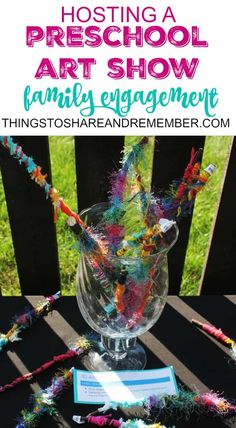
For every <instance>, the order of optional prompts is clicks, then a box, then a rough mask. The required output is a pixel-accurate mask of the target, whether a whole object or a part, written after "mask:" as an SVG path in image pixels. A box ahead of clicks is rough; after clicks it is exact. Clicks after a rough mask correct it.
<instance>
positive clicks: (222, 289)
mask: <svg viewBox="0 0 236 428" xmlns="http://www.w3.org/2000/svg"><path fill="white" fill-rule="evenodd" d="M235 183H236V138H234V140H233V142H232V146H231V153H230V157H229V162H228V167H227V170H226V174H225V179H224V183H223V189H222V194H221V198H220V201H219V206H218V211H217V213H216V219H215V223H214V226H213V231H212V237H211V241H210V245H209V251H208V254H207V257H206V263H205V268H204V270H203V274H202V279H201V284H200V288H199V292H200V293H201V294H235V291H236V286H235V266H236V214H235V208H234V207H235V201H234V198H235Z"/></svg>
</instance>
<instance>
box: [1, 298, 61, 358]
mask: <svg viewBox="0 0 236 428" xmlns="http://www.w3.org/2000/svg"><path fill="white" fill-rule="evenodd" d="M59 298H60V292H58V293H56V294H53V295H52V296H49V297H46V299H45V300H43V301H41V302H39V303H38V304H37V306H36V307H35V308H30V309H28V310H27V311H26V312H25V313H23V314H21V315H18V316H15V317H14V319H13V324H12V326H11V328H10V330H9V331H8V332H7V333H6V334H3V333H0V351H2V349H3V348H4V346H6V345H7V344H8V343H9V342H16V341H19V340H21V338H20V337H19V334H20V333H22V332H23V331H24V330H26V329H28V328H29V327H31V325H32V324H34V323H35V322H36V321H37V320H38V319H39V318H41V317H42V316H43V315H46V314H47V313H48V312H50V311H51V310H52V308H53V304H54V302H55V301H56V300H57V299H59Z"/></svg>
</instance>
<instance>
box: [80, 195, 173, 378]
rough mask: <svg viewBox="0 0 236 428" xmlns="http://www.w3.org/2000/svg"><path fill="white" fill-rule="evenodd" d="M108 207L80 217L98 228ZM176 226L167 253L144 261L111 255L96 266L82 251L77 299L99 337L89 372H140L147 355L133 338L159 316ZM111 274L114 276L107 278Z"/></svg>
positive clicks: (97, 207) (88, 363) (168, 238)
mask: <svg viewBox="0 0 236 428" xmlns="http://www.w3.org/2000/svg"><path fill="white" fill-rule="evenodd" d="M106 208H107V204H105V203H101V204H97V205H94V206H92V207H91V208H88V209H86V210H84V211H82V213H81V217H82V218H83V219H86V222H87V224H88V225H91V224H92V225H94V226H97V225H99V224H100V223H101V221H102V217H103V213H104V210H105V209H106ZM177 236H178V229H177V227H176V225H174V226H173V227H172V228H171V230H170V231H169V232H168V234H166V242H165V249H164V250H163V249H162V251H160V252H159V253H155V254H153V255H149V256H146V257H125V255H124V256H111V257H108V258H107V259H106V263H105V264H104V263H99V261H98V260H96V257H94V255H91V254H88V252H85V251H83V247H82V248H81V254H80V261H79V265H78V270H77V279H76V282H77V300H78V306H79V308H80V311H81V314H82V316H83V317H84V319H85V320H86V322H87V323H88V324H89V326H90V327H91V328H92V329H93V330H95V331H96V332H97V333H99V334H100V335H101V343H100V346H99V349H100V351H96V352H90V353H89V356H88V357H87V360H86V367H87V368H88V369H89V370H126V369H142V368H144V367H145V365H146V353H145V351H144V349H143V348H142V346H141V345H140V344H138V342H137V337H138V336H140V335H141V334H143V333H145V332H146V331H147V330H149V329H150V328H151V327H152V326H153V325H154V324H155V323H156V321H157V320H158V318H159V317H160V315H161V313H162V310H163V308H164V305H165V303H166V298H167V294H168V264H167V252H168V251H169V249H170V248H171V247H172V246H173V245H174V243H175V242H176V240H177ZM111 272H112V273H111Z"/></svg>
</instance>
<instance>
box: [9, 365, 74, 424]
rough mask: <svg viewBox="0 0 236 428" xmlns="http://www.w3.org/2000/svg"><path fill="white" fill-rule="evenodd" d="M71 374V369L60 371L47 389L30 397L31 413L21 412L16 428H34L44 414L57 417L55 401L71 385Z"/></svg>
mask: <svg viewBox="0 0 236 428" xmlns="http://www.w3.org/2000/svg"><path fill="white" fill-rule="evenodd" d="M72 372H73V368H72V369H71V370H64V371H61V372H60V373H58V374H57V375H56V376H55V377H53V378H52V382H51V384H50V385H49V386H48V387H47V388H45V389H41V390H40V391H38V392H37V393H35V394H33V395H32V397H31V401H32V402H33V409H32V410H31V411H28V410H22V412H21V417H20V418H19V421H18V424H17V425H16V428H30V427H32V428H33V427H36V426H37V424H38V422H39V420H40V418H41V417H42V416H43V415H45V414H48V415H50V416H57V415H58V411H57V408H56V400H58V399H59V398H60V396H61V394H62V393H63V392H64V391H65V390H66V389H68V388H69V387H70V386H71V385H72V378H73V376H72Z"/></svg>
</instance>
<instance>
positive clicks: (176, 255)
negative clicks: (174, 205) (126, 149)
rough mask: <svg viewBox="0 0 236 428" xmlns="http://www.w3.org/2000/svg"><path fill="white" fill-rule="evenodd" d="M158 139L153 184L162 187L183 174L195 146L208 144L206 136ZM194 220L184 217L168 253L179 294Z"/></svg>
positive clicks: (172, 291)
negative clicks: (175, 241)
mask: <svg viewBox="0 0 236 428" xmlns="http://www.w3.org/2000/svg"><path fill="white" fill-rule="evenodd" d="M156 139H157V142H156V150H155V155H154V168H153V178H152V185H153V186H154V189H156V190H158V191H160V190H165V189H168V188H169V185H170V183H171V182H172V181H173V180H176V179H179V178H180V177H182V175H183V172H184V169H185V167H186V165H187V163H188V161H189V158H190V152H191V148H192V147H195V149H196V150H198V149H199V148H204V144H205V137H203V136H195V137H194V136H184V137H181V136H178V137H177V136H168V137H166V136H160V137H156ZM191 221H192V216H189V217H187V218H184V219H183V220H182V221H181V223H180V225H179V229H180V234H179V238H178V241H177V243H176V244H175V246H174V248H173V249H172V250H171V251H170V253H169V256H168V264H169V294H179V291H180V286H181V280H182V274H183V267H184V260H185V255H186V250H187V245H188V239H189V231H190V227H191Z"/></svg>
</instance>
